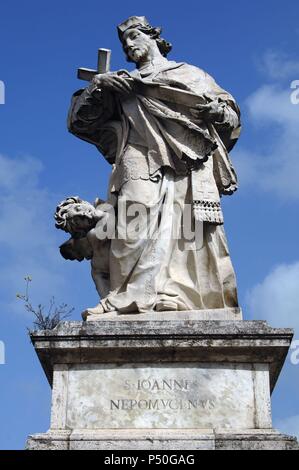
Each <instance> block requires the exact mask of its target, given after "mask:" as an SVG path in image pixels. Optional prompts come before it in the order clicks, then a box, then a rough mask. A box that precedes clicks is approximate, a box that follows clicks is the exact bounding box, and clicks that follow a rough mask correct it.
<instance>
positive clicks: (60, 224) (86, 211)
mask: <svg viewBox="0 0 299 470" xmlns="http://www.w3.org/2000/svg"><path fill="white" fill-rule="evenodd" d="M78 206H79V207H80V206H81V209H79V210H76V209H78V208H79V207H78ZM94 211H95V208H94V206H93V205H92V204H90V203H89V202H87V201H83V200H82V199H80V198H79V197H78V196H72V197H68V198H66V199H64V200H63V201H62V202H61V203H60V204H58V206H57V208H56V212H55V214H54V219H55V227H56V228H58V229H61V230H63V231H64V232H67V233H70V234H71V235H72V236H73V237H74V238H82V237H85V236H86V234H87V233H88V232H89V230H91V229H92V228H94V227H95V225H96V220H95V218H94Z"/></svg>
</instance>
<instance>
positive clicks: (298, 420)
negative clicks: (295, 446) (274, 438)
mask: <svg viewBox="0 0 299 470" xmlns="http://www.w3.org/2000/svg"><path fill="white" fill-rule="evenodd" d="M274 425H275V427H276V428H277V429H279V431H280V432H283V433H286V434H289V435H291V436H296V437H297V438H298V439H299V415H295V416H290V417H288V418H285V419H280V420H277V421H276V422H275V423H274Z"/></svg>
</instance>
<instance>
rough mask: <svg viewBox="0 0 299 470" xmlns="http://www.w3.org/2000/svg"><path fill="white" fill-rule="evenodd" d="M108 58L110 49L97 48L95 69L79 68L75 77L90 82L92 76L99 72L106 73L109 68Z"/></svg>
mask: <svg viewBox="0 0 299 470" xmlns="http://www.w3.org/2000/svg"><path fill="white" fill-rule="evenodd" d="M110 59H111V50H110V49H103V48H101V49H99V50H98V68H97V70H93V69H86V68H80V69H78V72H77V77H78V78H79V79H80V80H85V81H87V82H90V81H91V80H92V79H93V77H94V76H95V75H97V74H99V73H107V72H109V70H110Z"/></svg>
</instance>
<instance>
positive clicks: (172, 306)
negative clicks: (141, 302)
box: [155, 300, 178, 312]
mask: <svg viewBox="0 0 299 470" xmlns="http://www.w3.org/2000/svg"><path fill="white" fill-rule="evenodd" d="M177 309H178V306H177V304H176V303H175V302H172V301H171V300H161V302H157V304H156V307H155V310H156V311H157V312H174V311H176V310H177Z"/></svg>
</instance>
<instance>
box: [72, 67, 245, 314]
mask: <svg viewBox="0 0 299 470" xmlns="http://www.w3.org/2000/svg"><path fill="white" fill-rule="evenodd" d="M130 76H131V77H133V78H134V80H136V82H139V81H142V82H143V83H145V84H148V86H151V84H154V83H157V84H161V85H167V86H171V87H175V88H177V89H182V90H186V91H189V92H192V93H193V94H195V95H196V96H198V102H199V103H203V102H205V103H206V102H209V101H211V100H213V99H217V100H218V102H219V105H220V107H221V108H222V118H221V121H220V122H214V123H212V124H211V123H206V122H204V121H203V120H196V119H195V118H194V117H193V116H192V114H191V113H190V110H189V109H188V107H187V106H184V105H182V104H177V103H169V102H165V101H164V102H162V101H160V100H158V99H154V98H150V97H148V96H143V95H140V94H138V93H131V94H130V95H127V96H121V95H119V94H117V93H115V94H113V93H111V92H109V91H107V90H105V89H103V90H101V89H98V88H97V87H95V86H94V85H90V86H89V87H87V88H86V89H85V90H79V91H78V92H77V93H75V95H74V96H73V99H72V104H71V109H70V112H69V118H68V126H69V130H70V131H71V132H72V133H73V134H75V135H76V136H77V137H79V138H81V139H84V140H86V141H88V142H90V143H93V144H94V145H96V147H97V148H98V149H99V151H100V152H101V153H102V154H103V155H104V156H105V158H106V159H107V160H108V161H109V162H110V163H111V164H112V173H111V178H110V183H109V191H108V201H114V204H115V201H117V202H118V203H122V202H123V203H124V204H125V205H126V207H127V208H128V207H130V206H131V207H134V206H132V205H134V204H136V203H139V204H142V205H143V206H144V207H145V208H146V215H144V214H143V216H142V217H143V218H142V217H141V219H140V218H139V222H141V226H142V227H141V231H142V230H143V232H142V236H139V237H138V238H136V237H135V236H134V233H133V231H134V226H133V228H132V229H131V228H130V224H128V222H129V219H128V218H127V219H126V226H127V232H126V235H125V237H123V238H121V237H116V238H114V239H112V240H111V244H110V255H109V268H108V269H109V273H110V292H109V293H108V295H106V296H105V297H104V298H102V299H101V303H102V305H103V307H104V309H105V311H109V310H118V311H119V312H136V311H137V312H145V311H149V310H152V309H156V310H198V309H209V308H224V307H236V306H237V305H238V301H237V290H236V280H235V274H234V270H233V267H232V264H231V260H230V256H229V251H228V246H227V240H226V236H225V233H224V229H223V215H222V210H221V207H220V197H221V195H225V194H232V193H233V192H234V191H235V190H236V189H237V178H236V174H235V171H234V168H233V166H232V164H231V161H230V159H229V156H228V151H229V150H230V149H231V148H232V147H233V145H234V143H235V142H236V140H237V138H238V136H239V132H240V119H239V117H240V114H239V109H238V106H237V104H236V102H235V100H234V98H233V97H232V96H231V95H230V94H229V93H227V92H226V91H225V90H223V89H222V88H220V87H219V86H218V85H217V84H216V82H215V81H214V79H213V78H212V77H210V76H209V75H208V74H207V73H205V72H204V71H202V70H201V69H199V68H197V67H194V66H191V65H188V64H185V63H176V62H169V61H167V60H166V59H163V60H161V61H159V62H157V63H154V64H153V66H152V67H151V68H149V69H147V70H145V71H143V72H142V71H138V70H136V71H135V72H133V73H131V74H130ZM187 205H190V207H191V208H192V212H191V218H192V221H191V224H193V225H194V223H197V224H198V223H200V224H201V225H200V227H201V229H202V232H201V235H202V238H201V240H200V243H199V244H198V243H197V242H196V241H195V240H191V241H190V240H186V239H185V238H184V237H179V238H175V237H174V236H173V234H174V233H177V230H178V229H179V228H181V227H182V225H183V217H182V213H183V211H184V207H186V206H187ZM174 206H175V207H176V208H179V209H181V210H179V211H175V210H174ZM149 213H150V215H151V219H150V224H147V221H148V214H149ZM139 225H140V224H139ZM149 228H150V231H151V235H150V236H149V233H148V232H149ZM95 256H96V254H95Z"/></svg>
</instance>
